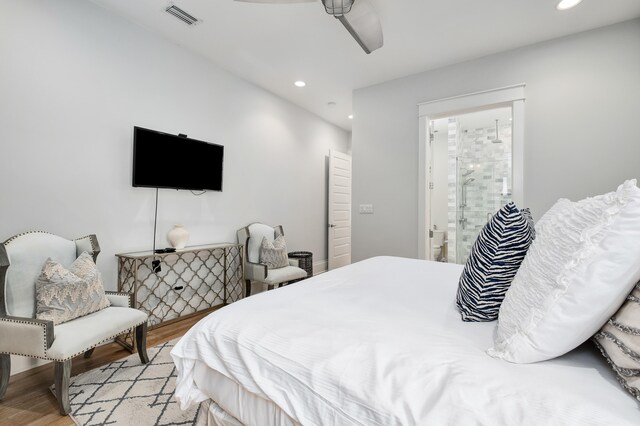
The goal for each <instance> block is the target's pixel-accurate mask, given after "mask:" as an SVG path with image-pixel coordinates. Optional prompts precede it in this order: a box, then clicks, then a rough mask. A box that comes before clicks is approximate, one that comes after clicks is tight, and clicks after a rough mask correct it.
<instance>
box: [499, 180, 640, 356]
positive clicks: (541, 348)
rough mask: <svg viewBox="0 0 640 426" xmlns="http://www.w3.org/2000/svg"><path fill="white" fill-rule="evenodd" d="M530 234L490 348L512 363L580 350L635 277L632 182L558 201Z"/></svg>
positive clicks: (636, 201) (639, 248) (636, 200)
mask: <svg viewBox="0 0 640 426" xmlns="http://www.w3.org/2000/svg"><path fill="white" fill-rule="evenodd" d="M536 233H537V235H536V239H535V241H534V242H533V244H532V245H531V248H530V249H529V252H528V253H527V257H526V258H525V259H524V261H523V262H522V266H521V267H520V270H519V271H518V273H517V275H516V277H515V279H514V280H513V283H512V284H511V287H510V288H509V291H508V292H507V294H506V296H505V299H504V302H503V303H502V306H501V307H500V316H499V318H498V327H497V329H496V334H495V339H494V346H493V348H491V349H490V350H489V354H490V355H491V356H494V357H496V358H502V359H505V360H507V361H511V362H516V363H530V362H538V361H544V360H547V359H551V358H555V357H558V356H560V355H563V354H565V353H567V352H569V351H570V350H572V349H574V348H576V347H578V346H579V345H580V344H582V343H583V342H585V341H586V340H587V339H589V338H590V337H591V336H593V334H594V333H595V332H596V331H598V329H599V328H600V327H602V325H603V324H604V323H605V322H607V320H608V319H609V318H610V317H611V316H612V315H613V314H614V313H615V312H616V310H617V309H618V308H619V307H620V305H622V303H623V302H624V300H625V297H627V295H628V294H629V292H630V291H631V289H632V288H633V286H634V284H635V283H637V282H638V281H639V280H640V189H638V187H637V186H636V182H635V180H633V181H627V182H625V183H624V184H623V185H620V186H619V187H618V189H617V190H616V191H615V192H611V193H608V194H605V195H600V196H597V197H593V198H587V199H584V200H582V201H578V202H571V201H569V200H564V199H563V200H559V201H558V202H557V203H556V204H555V205H554V206H553V207H552V208H551V209H550V210H549V211H548V212H547V213H546V214H545V215H544V216H543V217H542V218H541V219H540V221H539V222H538V223H537V224H536Z"/></svg>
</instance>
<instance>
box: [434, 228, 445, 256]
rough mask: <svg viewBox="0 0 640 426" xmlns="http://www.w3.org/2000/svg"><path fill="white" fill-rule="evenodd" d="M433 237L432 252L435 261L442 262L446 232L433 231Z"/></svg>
mask: <svg viewBox="0 0 640 426" xmlns="http://www.w3.org/2000/svg"><path fill="white" fill-rule="evenodd" d="M432 233H433V237H432V238H431V250H432V253H433V260H435V261H436V262H440V261H442V251H443V250H442V249H443V248H444V231H438V230H435V229H434V230H433V231H432Z"/></svg>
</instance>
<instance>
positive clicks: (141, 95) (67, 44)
mask: <svg viewBox="0 0 640 426" xmlns="http://www.w3.org/2000/svg"><path fill="white" fill-rule="evenodd" d="M0 10H2V13H0V211H1V215H0V217H1V218H2V228H1V232H0V234H1V235H0V240H2V239H4V238H8V237H10V236H12V235H14V234H17V233H19V232H23V231H26V230H33V229H37V230H47V231H49V232H52V233H55V234H59V235H62V236H65V237H68V238H74V237H80V236H83V235H86V234H90V233H95V234H97V235H98V239H99V241H100V245H101V247H102V254H101V255H100V257H99V259H98V266H99V267H100V269H101V270H102V271H103V275H104V279H105V284H106V287H107V288H108V289H115V287H116V259H115V257H114V254H115V253H118V252H127V251H135V250H146V249H150V248H151V244H152V236H153V212H154V196H155V191H154V190H153V189H145V188H132V187H131V161H132V158H131V155H132V129H133V126H134V125H138V126H143V127H147V128H151V129H158V130H162V131H166V132H170V133H175V134H177V133H186V134H188V135H189V136H190V137H194V138H196V139H200V140H204V141H210V142H215V143H219V144H222V145H224V146H225V164H224V192H222V193H207V194H205V195H203V196H200V197H196V196H194V195H192V194H191V193H190V192H187V191H179V192H178V191H173V190H161V191H160V206H159V225H158V236H159V245H160V246H166V245H168V243H167V242H166V239H165V236H166V234H167V231H168V230H169V229H170V228H171V227H172V226H173V224H174V223H184V224H185V226H186V227H187V228H188V229H189V231H191V240H190V244H206V243H211V242H220V241H235V240H236V236H235V231H236V230H237V229H238V228H240V227H242V226H245V225H246V224H248V223H250V222H253V221H262V222H265V223H270V224H274V225H275V224H282V225H284V229H285V232H286V235H287V242H288V244H289V248H290V249H292V250H308V251H312V252H313V253H314V260H316V261H323V260H326V258H327V257H326V256H327V255H326V252H327V247H326V207H325V205H326V199H325V198H326V171H325V169H326V167H327V166H326V160H325V157H326V156H327V155H328V152H329V149H336V150H339V151H342V152H346V150H347V144H348V139H349V135H348V133H347V132H345V131H343V130H342V129H339V128H337V127H335V126H333V125H331V124H328V123H327V122H325V121H323V120H322V119H320V118H318V117H317V116H315V115H312V114H311V113H309V112H306V111H304V110H302V109H300V108H299V107H297V106H294V105H293V104H291V103H289V102H287V101H284V100H282V99H280V98H278V97H276V96H275V95H273V94H271V93H269V92H266V91H264V90H262V89H260V88H258V87H256V86H254V85H252V84H249V83H247V82H245V81H243V80H241V79H239V78H237V77H235V76H233V75H231V74H229V73H228V72H226V71H224V70H222V69H220V68H218V67H217V66H215V65H213V64H211V63H209V62H207V61H205V60H204V59H200V58H199V57H196V56H194V55H193V54H191V53H189V52H187V51H186V50H183V49H181V48H180V47H178V46H176V45H173V44H171V43H170V42H168V41H166V40H164V39H162V38H160V37H158V36H155V35H153V34H151V33H149V32H147V31H146V30H144V29H142V28H140V27H137V26H135V25H133V24H131V23H129V22H128V21H126V20H124V19H122V18H119V17H117V16H115V15H113V14H111V13H110V12H107V11H105V10H103V9H101V8H100V7H98V6H96V5H93V4H91V3H89V2H87V1H82V0H56V1H46V0H43V1H31V0H21V1H15V0H8V1H5V0H1V1H0ZM212 42H214V41H212ZM215 42H223V41H215ZM158 167H159V168H160V169H163V170H166V171H167V173H170V172H171V168H170V165H163V164H158ZM21 368H22V367H20V366H18V365H14V370H13V371H14V372H16V371H18V370H19V369H21Z"/></svg>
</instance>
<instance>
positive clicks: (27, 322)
mask: <svg viewBox="0 0 640 426" xmlns="http://www.w3.org/2000/svg"><path fill="white" fill-rule="evenodd" d="M0 321H7V322H13V323H16V324H27V325H34V326H37V327H42V328H44V345H43V346H44V353H45V354H46V353H47V349H49V348H48V347H47V325H46V324H42V323H37V322H33V321H21V320H15V319H13V318H6V317H0ZM3 353H11V354H13V352H3ZM13 355H22V356H32V355H23V354H13ZM36 358H39V357H36Z"/></svg>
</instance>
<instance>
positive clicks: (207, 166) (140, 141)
mask: <svg viewBox="0 0 640 426" xmlns="http://www.w3.org/2000/svg"><path fill="white" fill-rule="evenodd" d="M223 159H224V147H223V146H222V145H216V144H213V143H208V142H203V141H198V140H195V139H190V138H187V137H184V136H176V135H171V134H168V133H162V132H158V131H155V130H149V129H143V128H142V127H134V128H133V186H138V187H139V186H141V187H148V188H172V189H189V190H211V191H222V163H223Z"/></svg>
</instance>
